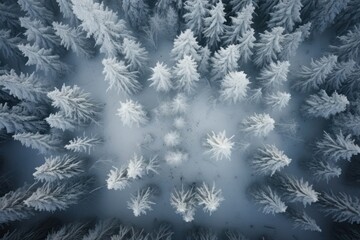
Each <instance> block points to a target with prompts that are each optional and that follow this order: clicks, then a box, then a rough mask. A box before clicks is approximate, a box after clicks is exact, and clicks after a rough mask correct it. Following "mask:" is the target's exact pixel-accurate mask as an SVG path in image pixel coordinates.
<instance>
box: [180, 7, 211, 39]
mask: <svg viewBox="0 0 360 240" xmlns="http://www.w3.org/2000/svg"><path fill="white" fill-rule="evenodd" d="M208 5H209V3H208V1H207V0H187V1H185V3H184V9H185V10H186V12H185V13H184V15H183V18H184V19H185V23H186V27H187V28H189V29H191V31H192V32H193V33H194V35H195V36H197V37H201V35H202V32H203V31H204V27H205V23H204V19H205V17H206V15H207V13H208Z"/></svg>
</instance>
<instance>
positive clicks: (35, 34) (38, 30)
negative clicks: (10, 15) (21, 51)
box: [20, 17, 60, 50]
mask: <svg viewBox="0 0 360 240" xmlns="http://www.w3.org/2000/svg"><path fill="white" fill-rule="evenodd" d="M20 23H21V27H23V28H25V29H26V31H25V33H24V34H25V36H26V38H27V41H28V42H31V43H33V44H34V45H36V46H38V47H39V48H45V49H54V50H56V49H57V48H59V45H60V39H59V37H58V36H56V35H55V32H54V29H53V28H52V27H51V26H49V25H45V24H43V23H42V22H41V21H40V20H37V19H31V18H29V17H22V18H20Z"/></svg>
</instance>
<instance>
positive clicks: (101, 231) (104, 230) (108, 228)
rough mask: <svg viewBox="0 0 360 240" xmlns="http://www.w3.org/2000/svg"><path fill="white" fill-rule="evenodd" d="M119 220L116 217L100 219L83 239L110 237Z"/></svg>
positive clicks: (93, 239)
mask: <svg viewBox="0 0 360 240" xmlns="http://www.w3.org/2000/svg"><path fill="white" fill-rule="evenodd" d="M118 225H119V221H118V220H117V219H115V218H110V219H105V220H100V221H98V222H97V223H96V224H95V226H94V227H93V228H91V229H89V231H88V232H87V234H86V235H85V236H83V238H82V240H100V239H106V238H109V237H110V236H111V235H112V234H113V233H114V231H115V230H116V229H117V228H118Z"/></svg>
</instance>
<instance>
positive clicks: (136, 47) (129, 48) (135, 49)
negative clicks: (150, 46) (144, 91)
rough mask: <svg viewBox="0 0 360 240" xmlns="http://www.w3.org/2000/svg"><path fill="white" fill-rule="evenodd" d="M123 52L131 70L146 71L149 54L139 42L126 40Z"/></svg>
mask: <svg viewBox="0 0 360 240" xmlns="http://www.w3.org/2000/svg"><path fill="white" fill-rule="evenodd" d="M121 51H122V53H123V55H124V59H125V61H126V63H127V64H128V66H129V69H130V70H132V71H140V72H143V71H144V68H145V66H146V63H147V60H148V52H147V51H146V49H145V48H143V47H142V46H141V44H140V43H139V42H136V41H134V40H132V39H128V38H124V41H123V44H122V50H121Z"/></svg>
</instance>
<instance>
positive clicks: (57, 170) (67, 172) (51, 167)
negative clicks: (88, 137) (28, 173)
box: [33, 154, 85, 182]
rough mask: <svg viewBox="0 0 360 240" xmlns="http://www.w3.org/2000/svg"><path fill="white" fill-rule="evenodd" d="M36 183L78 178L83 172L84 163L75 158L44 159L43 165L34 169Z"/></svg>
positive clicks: (57, 157)
mask: <svg viewBox="0 0 360 240" xmlns="http://www.w3.org/2000/svg"><path fill="white" fill-rule="evenodd" d="M35 170H36V171H35V172H34V173H33V176H34V178H35V180H36V181H45V182H54V181H58V180H64V179H69V178H72V177H76V176H79V175H80V174H82V173H84V172H85V166H84V161H83V160H82V159H79V158H78V157H76V156H71V155H67V154H65V155H63V156H50V157H45V163H44V164H43V165H41V166H39V167H36V168H35Z"/></svg>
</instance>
